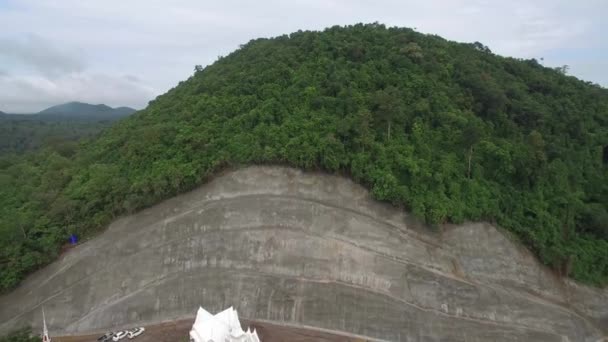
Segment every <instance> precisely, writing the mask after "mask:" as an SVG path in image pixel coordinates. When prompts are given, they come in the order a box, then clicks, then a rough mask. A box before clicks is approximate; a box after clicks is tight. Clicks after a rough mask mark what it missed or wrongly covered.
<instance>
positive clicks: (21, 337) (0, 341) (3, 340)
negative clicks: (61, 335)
mask: <svg viewBox="0 0 608 342" xmlns="http://www.w3.org/2000/svg"><path fill="white" fill-rule="evenodd" d="M41 340H42V339H41V338H40V337H38V336H32V329H31V328H22V329H19V330H15V331H13V332H11V333H10V334H8V335H6V336H2V337H0V342H40V341H41Z"/></svg>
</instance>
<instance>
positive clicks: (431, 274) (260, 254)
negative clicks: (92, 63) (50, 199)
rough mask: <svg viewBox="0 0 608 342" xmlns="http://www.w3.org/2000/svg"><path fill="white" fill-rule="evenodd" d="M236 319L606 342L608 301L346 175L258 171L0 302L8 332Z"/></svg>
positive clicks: (474, 229)
mask: <svg viewBox="0 0 608 342" xmlns="http://www.w3.org/2000/svg"><path fill="white" fill-rule="evenodd" d="M43 305H44V310H45V314H46V317H47V324H48V325H49V329H51V331H52V332H53V333H54V334H55V335H57V336H61V335H64V334H65V335H70V334H76V335H80V334H82V333H91V332H101V331H104V330H107V329H121V328H126V327H131V326H137V325H147V324H150V323H157V322H164V321H173V320H176V319H181V318H192V317H193V315H194V313H195V312H196V309H197V308H198V306H199V305H202V306H203V307H205V308H206V309H208V310H209V311H211V312H218V311H221V310H223V309H224V308H226V307H229V306H234V307H235V308H236V309H237V310H238V312H239V317H242V318H244V319H252V320H262V321H269V322H271V323H274V324H277V325H283V324H285V325H289V326H292V327H294V326H296V327H297V326H305V327H315V328H320V329H326V330H328V331H331V332H336V333H338V334H343V333H345V334H355V335H358V336H361V337H368V338H370V339H379V340H383V341H463V342H464V341H466V342H487V341H494V342H503V341H504V342H507V341H534V342H564V341H589V342H596V341H598V340H600V339H601V338H602V337H603V336H606V334H607V333H608V330H607V329H608V290H600V289H596V288H591V287H585V286H581V285H577V284H576V283H574V282H572V281H569V280H564V279H560V278H559V277H556V276H555V275H554V274H553V273H552V272H550V271H549V270H548V269H547V268H546V267H543V266H542V265H540V264H539V263H538V261H537V260H536V259H535V258H534V257H533V256H532V255H531V254H530V253H529V252H528V251H527V250H525V249H524V248H521V246H519V245H518V244H516V243H514V242H513V241H511V240H510V239H509V238H507V237H506V236H505V235H503V234H502V233H501V232H500V231H499V230H497V229H496V228H495V227H492V226H490V225H488V224H480V223H476V224H471V223H467V224H463V225H459V226H450V225H448V226H442V227H441V230H440V231H437V232H432V231H431V230H430V229H429V228H428V227H424V226H422V225H421V224H420V223H418V222H417V221H416V220H415V219H413V218H412V217H411V216H410V215H408V214H405V213H404V212H403V211H401V210H399V209H397V208H394V207H392V206H390V205H388V204H382V203H379V202H377V201H375V200H373V199H372V198H371V196H370V195H369V193H368V192H367V191H366V190H365V189H364V188H362V187H361V186H359V185H357V184H354V183H353V182H352V181H351V180H349V179H346V178H343V177H336V176H329V175H326V174H322V173H304V172H302V171H300V170H296V169H290V168H283V167H260V166H257V167H256V166H254V167H247V168H243V169H239V170H236V171H233V172H226V173H225V174H223V175H221V176H219V177H217V178H215V179H214V180H212V181H211V182H209V183H208V184H206V185H204V186H202V187H200V188H197V189H195V190H193V191H191V192H188V193H186V194H183V195H180V196H176V197H173V198H171V199H169V200H166V201H163V202H161V203H159V204H158V205H155V206H152V207H150V208H148V209H145V210H143V211H140V212H138V213H136V214H134V215H129V216H126V217H123V218H121V219H119V220H116V221H114V222H113V223H112V224H111V225H110V227H109V228H108V229H107V230H106V231H104V232H103V233H102V234H100V235H99V236H97V237H95V238H94V239H92V240H91V241H88V242H86V243H84V244H82V245H80V246H77V247H75V248H74V249H72V250H70V251H68V252H67V253H66V254H65V255H64V256H63V257H62V258H61V259H60V260H59V261H57V262H55V263H53V264H51V265H49V266H48V267H46V268H44V269H43V270H40V271H39V272H36V273H35V274H33V275H32V276H31V277H29V278H28V279H26V281H24V283H23V284H22V286H20V287H19V288H18V289H16V290H15V291H13V292H11V293H10V294H7V295H5V296H0V334H1V333H3V332H6V331H8V330H10V329H11V328H14V327H18V326H21V325H23V324H34V325H35V328H36V330H38V329H39V326H40V324H41V322H42V319H41V314H42V313H41V307H42V306H43Z"/></svg>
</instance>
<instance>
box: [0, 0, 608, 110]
mask: <svg viewBox="0 0 608 342" xmlns="http://www.w3.org/2000/svg"><path fill="white" fill-rule="evenodd" d="M5 3H6V4H8V6H4V7H3V5H2V4H0V23H2V27H3V28H5V27H6V28H8V30H0V46H5V47H4V48H3V49H2V48H1V47H0V49H2V51H3V52H2V53H0V63H1V64H0V65H1V67H2V69H3V70H4V71H5V72H6V73H8V74H9V75H10V79H11V80H12V81H11V82H8V83H7V82H6V81H2V82H0V101H6V100H5V98H6V96H4V97H2V94H3V93H11V94H13V96H12V97H11V99H12V102H10V103H9V102H0V109H2V110H3V111H13V110H14V108H17V107H16V106H21V107H31V108H34V107H35V106H37V105H42V102H43V100H44V102H45V103H50V104H55V103H52V102H53V101H56V100H58V99H59V98H61V99H64V98H65V99H66V100H77V98H76V97H78V99H81V100H82V99H83V98H86V99H91V101H92V102H109V103H113V104H125V105H126V104H133V103H139V104H141V105H144V104H145V103H147V101H148V100H150V99H151V98H152V97H153V96H154V95H158V94H159V93H162V92H164V91H166V90H167V89H169V88H170V87H172V86H174V85H176V84H177V83H178V82H179V81H180V80H183V79H185V78H186V77H188V76H189V75H190V74H191V73H192V68H193V66H194V65H195V64H203V65H204V64H208V63H211V62H213V61H214V60H215V59H216V57H217V56H218V55H226V54H227V53H229V52H230V51H232V50H234V49H235V48H237V47H238V45H240V44H243V43H246V42H247V41H249V40H250V39H253V38H257V37H270V36H275V35H280V34H284V33H290V32H293V31H296V30H298V29H304V30H306V29H314V30H319V29H323V28H325V27H327V26H332V25H336V24H339V25H344V24H354V23H357V22H374V21H378V22H381V23H385V24H387V25H389V26H392V25H395V26H407V27H415V28H417V30H418V31H421V32H426V33H434V34H438V35H441V36H444V37H446V38H448V39H452V40H458V41H469V42H472V41H480V42H482V43H484V44H486V45H488V46H489V47H490V48H491V49H492V50H493V51H494V52H496V53H499V54H503V55H511V56H515V57H522V58H537V59H539V58H540V57H545V62H546V63H552V64H553V65H561V64H569V65H570V66H571V69H570V70H571V72H572V73H573V74H575V75H580V76H584V77H589V80H591V81H594V82H597V83H600V84H604V85H606V84H608V70H605V69H601V70H594V72H590V71H589V68H593V66H594V65H599V64H597V63H596V62H593V61H590V60H585V59H584V58H577V59H576V60H569V57H568V55H567V54H562V53H561V52H562V50H563V49H581V50H585V51H589V50H591V51H599V53H600V54H601V56H600V58H599V59H602V58H604V59H608V56H607V55H606V54H607V51H608V42H607V41H606V40H605V39H604V32H605V31H606V24H605V21H604V17H605V16H606V15H607V14H608V1H605V0H579V1H575V2H574V1H566V0H535V1H528V0H513V1H507V2H505V1H491V0H427V1H415V0H376V1H372V0H370V1H363V0H294V1H281V0H269V1H255V2H254V1H237V0H224V1H202V0H175V1H170V2H169V1H164V0H129V1H124V0H105V1H101V0H99V1H82V0H61V1H54V0H19V1H17V0H8V2H6V0H5ZM28 37H29V38H28ZM32 37H34V38H33V39H32ZM3 42H4V43H5V42H8V44H4V43H3ZM36 46H43V47H44V49H43V50H44V51H46V52H45V53H42V52H41V51H40V50H37V49H36V48H35V47H36ZM2 56H4V57H2ZM7 56H8V57H7ZM10 56H12V57H10ZM45 56H48V58H45ZM9 57H10V58H12V60H7V59H10V58H9ZM594 58H595V60H597V59H598V57H597V56H595V57H594ZM578 70H580V71H581V72H580V73H579V74H577V72H578ZM583 70H584V72H583ZM104 75H105V76H104ZM126 75H128V77H127V78H125V77H126ZM95 77H98V78H103V77H105V78H107V79H106V80H105V81H104V82H97V83H98V84H96V85H93V83H95V82H94V78H95ZM3 79H4V80H6V79H7V77H6V76H4V77H3ZM84 80H89V81H84ZM108 80H112V81H108ZM135 80H139V81H135ZM87 82H88V83H87ZM21 83H26V84H28V85H29V86H30V88H31V87H33V88H34V89H37V90H36V91H38V93H37V94H39V96H41V97H39V98H33V97H28V96H27V94H23V95H21V94H16V91H17V90H19V89H20V90H24V89H23V88H19V87H17V84H21ZM47 83H49V84H52V85H53V86H49V85H48V84H47ZM117 84H119V85H120V87H118V88H119V89H121V91H120V92H117V91H115V90H114V89H110V88H116V87H117ZM142 84H146V87H143V86H142ZM76 85H81V86H85V85H86V87H83V88H78V87H76ZM8 87H15V88H13V89H9V88H8ZM53 87H68V89H69V91H68V90H58V89H55V88H53ZM49 89H55V90H52V91H51V90H49ZM58 93H61V94H62V95H61V96H58V95H57V94H58ZM17 95H19V96H17ZM70 96H73V97H74V98H69V97H70ZM18 101H24V103H22V104H18V103H17V102H18ZM121 101H125V102H124V103H119V102H121ZM38 109H41V108H38Z"/></svg>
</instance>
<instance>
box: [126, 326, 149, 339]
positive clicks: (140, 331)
mask: <svg viewBox="0 0 608 342" xmlns="http://www.w3.org/2000/svg"><path fill="white" fill-rule="evenodd" d="M145 330H146V329H145V328H144V327H139V328H135V329H133V330H131V331H129V332H128V333H127V337H128V338H136V337H137V336H139V335H141V334H143V333H144V331H145Z"/></svg>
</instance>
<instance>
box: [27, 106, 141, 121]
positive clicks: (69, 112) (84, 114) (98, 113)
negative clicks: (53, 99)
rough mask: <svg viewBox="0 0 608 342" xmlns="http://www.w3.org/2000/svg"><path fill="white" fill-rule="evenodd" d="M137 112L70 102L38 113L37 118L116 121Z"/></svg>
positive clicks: (123, 108) (125, 108)
mask: <svg viewBox="0 0 608 342" xmlns="http://www.w3.org/2000/svg"><path fill="white" fill-rule="evenodd" d="M134 112H135V109H133V108H129V107H118V108H112V107H110V106H107V105H105V104H98V105H92V104H88V103H82V102H68V103H64V104H60V105H57V106H52V107H49V108H47V109H44V110H42V111H40V112H38V113H37V116H39V117H40V118H44V119H50V118H59V119H65V118H70V119H79V120H95V121H99V120H116V119H119V118H122V117H125V116H128V115H131V114H133V113H134Z"/></svg>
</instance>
